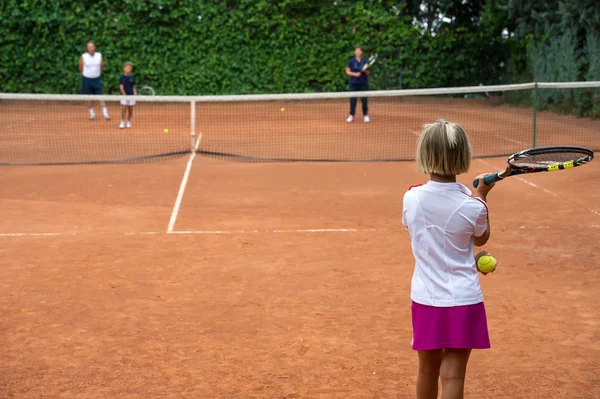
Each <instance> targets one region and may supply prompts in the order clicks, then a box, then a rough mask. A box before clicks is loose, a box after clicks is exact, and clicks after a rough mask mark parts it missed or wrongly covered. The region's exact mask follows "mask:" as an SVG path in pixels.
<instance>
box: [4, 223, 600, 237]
mask: <svg viewBox="0 0 600 399" xmlns="http://www.w3.org/2000/svg"><path fill="white" fill-rule="evenodd" d="M517 228H518V229H520V230H543V229H553V228H556V227H553V226H548V225H539V226H527V225H522V226H518V227H517ZM572 228H573V229H575V230H582V229H600V224H588V225H579V226H572ZM406 231H407V229H406V228H402V229H274V230H190V231H172V232H170V233H167V232H164V231H139V232H127V233H107V232H104V233H102V232H99V233H94V232H89V231H88V232H82V233H0V238H2V237H66V236H71V237H72V236H81V237H83V236H86V237H90V236H92V237H93V236H98V237H100V236H103V237H110V236H161V235H173V234H179V235H238V234H291V233H298V234H328V233H334V234H337V233H400V232H406Z"/></svg>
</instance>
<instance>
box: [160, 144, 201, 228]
mask: <svg viewBox="0 0 600 399" xmlns="http://www.w3.org/2000/svg"><path fill="white" fill-rule="evenodd" d="M201 139H202V133H200V135H199V136H198V140H196V145H195V146H194V152H193V153H192V155H190V159H189V161H188V163H187V166H186V167H185V173H184V174H183V179H181V185H180V186H179V192H178V193H177V199H176V200H175V205H174V206H173V212H171V219H170V220H169V226H168V227H167V233H172V232H173V228H174V227H175V222H177V214H178V213H179V208H180V207H181V201H182V200H183V193H185V186H186V185H187V182H188V178H189V177H190V171H191V170H192V163H193V162H194V158H196V151H198V146H199V145H200V140H201Z"/></svg>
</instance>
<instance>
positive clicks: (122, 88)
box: [119, 83, 135, 96]
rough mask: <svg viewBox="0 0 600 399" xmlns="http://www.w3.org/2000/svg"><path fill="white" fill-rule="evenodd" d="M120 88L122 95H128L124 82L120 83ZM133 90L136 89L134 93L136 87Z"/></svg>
mask: <svg viewBox="0 0 600 399" xmlns="http://www.w3.org/2000/svg"><path fill="white" fill-rule="evenodd" d="M119 88H120V89H121V95H122V96H126V95H127V94H126V93H125V87H124V86H123V83H121V84H120V85H119ZM133 90H134V93H135V88H134V89H133Z"/></svg>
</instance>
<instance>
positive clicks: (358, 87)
mask: <svg viewBox="0 0 600 399" xmlns="http://www.w3.org/2000/svg"><path fill="white" fill-rule="evenodd" d="M350 91H369V83H367V82H365V83H350ZM360 102H361V103H362V113H363V115H369V103H368V101H367V97H361V98H360ZM354 114H356V97H352V98H350V115H352V116H354Z"/></svg>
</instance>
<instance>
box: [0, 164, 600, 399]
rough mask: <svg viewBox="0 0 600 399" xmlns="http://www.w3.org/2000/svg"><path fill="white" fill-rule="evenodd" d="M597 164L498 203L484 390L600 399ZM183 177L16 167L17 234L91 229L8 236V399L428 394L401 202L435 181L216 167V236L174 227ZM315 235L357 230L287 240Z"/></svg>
mask: <svg viewBox="0 0 600 399" xmlns="http://www.w3.org/2000/svg"><path fill="white" fill-rule="evenodd" d="M484 162H487V163H489V164H491V165H493V166H490V165H489V164H486V163H484ZM502 162H503V161H502V160H500V159H494V160H486V161H474V162H473V167H472V171H471V173H470V175H469V176H471V175H474V174H476V173H480V172H483V171H490V170H493V169H494V168H495V167H500V166H501V165H502ZM599 165H600V164H598V163H592V164H590V165H587V166H585V167H581V168H578V169H574V170H570V171H564V172H556V174H551V173H548V174H545V175H543V174H540V175H536V176H529V177H526V179H527V180H528V181H529V182H531V183H533V184H535V185H537V187H533V186H531V185H529V184H527V183H526V182H523V181H519V180H516V179H514V178H512V179H510V180H507V181H505V182H502V183H501V184H498V187H497V188H496V189H495V190H494V191H492V194H491V195H490V209H491V216H492V227H493V239H492V241H491V243H490V245H489V246H488V247H487V249H488V250H490V251H491V252H492V253H493V254H494V255H495V256H496V257H497V258H498V259H499V262H500V266H499V269H498V270H497V272H496V273H494V274H493V275H490V276H487V277H484V278H482V280H483V282H482V284H483V289H484V294H485V297H486V305H487V308H488V317H489V325H490V333H491V339H492V345H493V348H492V349H491V350H488V351H477V352H475V353H474V355H473V356H472V361H471V363H470V365H469V373H468V382H467V395H468V397H485V398H595V397H598V395H600V390H599V389H600V388H599V386H600V385H599V384H598V382H599V381H598V373H597V369H598V365H599V364H598V359H599V358H600V334H599V322H598V320H599V319H600V303H599V302H600V300H599V297H598V283H599V280H600V278H599V277H598V273H597V272H596V268H597V267H598V266H600V265H599V263H598V260H597V259H596V258H595V257H594V256H593V254H594V253H596V252H598V251H599V250H600V240H599V233H600V229H599V228H598V225H600V216H599V215H598V214H597V213H594V212H598V211H600V209H599V208H598V202H597V195H598V193H597V174H598V173H599V172H600V167H599ZM184 166H185V165H184V162H174V163H167V164H155V165H121V166H83V167H77V168H72V167H56V168H46V167H28V168H5V169H4V170H3V173H2V175H1V176H2V177H1V178H0V182H1V183H2V186H3V187H5V189H4V190H2V197H1V201H2V207H1V211H0V212H1V213H0V217H1V218H2V220H3V224H2V230H3V233H5V234H6V233H13V232H14V233H18V232H56V233H65V232H75V233H77V235H74V236H48V237H31V236H21V237H9V236H3V237H0V240H1V242H2V245H1V246H0V259H2V267H0V289H1V291H2V293H3V295H2V296H1V297H0V337H1V338H0V339H1V340H2V342H1V345H0V397H8V398H38V397H52V398H116V397H118V398H181V397H189V398H410V397H413V395H414V393H413V392H414V383H415V375H416V364H417V359H416V354H415V353H414V352H413V351H412V350H411V349H410V339H411V325H410V309H409V304H410V300H409V298H408V295H409V288H410V276H411V273H412V263H413V259H412V255H411V252H410V244H409V237H408V235H407V233H406V232H405V231H404V230H403V229H402V228H401V224H400V212H401V211H400V208H401V200H402V193H403V192H404V190H405V188H406V187H407V186H408V185H409V184H414V183H419V182H423V181H425V176H422V175H419V174H417V173H416V172H415V171H414V165H413V164H411V163H401V164H336V165H330V164H310V165H308V164H285V165H279V164H270V165H263V164H251V165H249V164H233V163H226V162H220V161H213V160H206V159H202V158H200V159H197V160H196V162H195V163H194V167H193V169H192V173H191V176H190V181H189V183H188V187H187V191H186V195H185V196H184V200H183V203H182V209H181V212H180V214H179V218H178V222H177V224H176V226H175V229H176V231H184V230H186V231H187V230H201V231H204V233H199V234H172V235H167V234H164V232H165V231H166V226H167V223H168V219H169V216H170V208H171V206H172V204H173V202H174V199H175V196H176V193H177V189H178V185H179V181H180V178H181V175H182V174H183V169H184ZM67 175H68V177H67ZM118 176H120V177H121V178H122V179H124V180H123V181H121V183H116V182H117V181H119V179H118V178H117V177H118ZM40 179H42V180H43V181H44V182H46V183H48V182H53V185H52V188H51V189H47V191H42V190H41V189H40V187H42V184H43V183H42V181H41V180H40ZM463 181H465V182H467V181H468V179H467V178H465V179H463ZM107 183H108V184H113V187H111V189H108V188H106V185H107ZM571 188H572V189H571ZM544 190H548V191H544ZM574 192H575V193H577V195H578V196H577V197H575V196H574V195H573V193H574ZM19 209H20V210H21V211H19ZM76 219H79V221H78V226H85V228H80V229H75V228H73V225H72V223H74V222H75V220H76ZM34 227H35V229H37V230H34ZM315 228H352V229H357V230H358V231H356V232H330V233H316V232H313V233H310V232H290V231H286V232H273V230H293V229H315ZM368 229H375V230H376V231H369V230H368ZM211 230H220V231H222V234H217V233H216V232H215V233H210V232H207V231H211ZM234 230H236V231H237V230H240V231H245V232H239V233H236V232H234ZM148 231H155V232H158V233H160V234H157V235H126V234H125V233H130V232H134V233H135V232H137V233H142V232H148Z"/></svg>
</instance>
